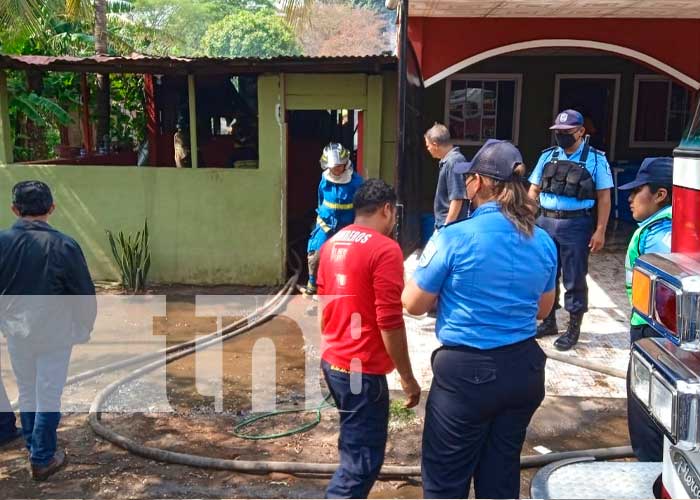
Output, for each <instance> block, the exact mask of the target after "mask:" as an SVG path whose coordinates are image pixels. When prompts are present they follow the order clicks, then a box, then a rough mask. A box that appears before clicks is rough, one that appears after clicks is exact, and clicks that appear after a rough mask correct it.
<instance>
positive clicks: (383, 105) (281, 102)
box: [0, 74, 396, 285]
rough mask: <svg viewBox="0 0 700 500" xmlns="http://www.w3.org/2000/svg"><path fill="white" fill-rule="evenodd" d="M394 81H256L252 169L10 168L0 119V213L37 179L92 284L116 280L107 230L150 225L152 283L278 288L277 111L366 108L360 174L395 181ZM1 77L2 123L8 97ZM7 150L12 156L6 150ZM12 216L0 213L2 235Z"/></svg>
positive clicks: (281, 196) (281, 184) (281, 157)
mask: <svg viewBox="0 0 700 500" xmlns="http://www.w3.org/2000/svg"><path fill="white" fill-rule="evenodd" d="M395 82H396V80H395V75H392V74H386V75H299V74H294V75H263V76H260V78H259V80H258V106H259V120H260V121H259V130H260V134H259V140H260V143H259V169H257V170H243V169H170V168H147V167H145V168H144V167H142V168H138V167H104V166H89V167H87V166H26V165H17V164H11V163H10V164H8V159H9V157H8V156H7V155H8V150H9V141H7V140H6V139H7V137H8V132H9V129H8V122H7V120H6V119H5V120H2V119H1V118H0V206H2V207H9V205H10V189H11V187H12V185H13V184H14V183H15V182H17V181H19V180H23V179H40V180H44V181H45V182H47V183H48V184H49V185H50V186H51V188H52V189H53V191H54V197H55V201H56V205H57V210H56V212H55V216H54V217H52V219H51V223H52V224H53V225H55V227H57V228H58V229H60V230H62V231H65V232H66V233H68V234H70V235H72V236H74V237H75V238H76V239H77V240H78V242H79V243H80V244H81V246H82V247H83V250H84V252H85V254H86V257H87V260H88V264H89V266H90V270H91V272H92V274H93V277H94V278H95V279H98V280H102V279H109V280H111V279H117V278H118V272H117V268H116V266H115V265H114V264H113V263H112V256H111V251H110V249H109V244H108V241H107V237H106V234H105V230H106V229H110V230H113V231H118V230H124V231H127V232H133V231H136V230H139V229H141V227H142V226H143V222H144V219H146V218H147V219H148V223H149V229H150V235H151V252H152V270H151V275H150V279H151V280H152V281H154V282H170V283H192V284H223V283H237V284H247V285H261V284H277V283H281V282H282V281H283V280H284V279H285V276H286V198H285V194H286V175H285V171H286V158H287V155H286V143H285V141H286V124H285V123H284V121H283V117H284V109H285V106H286V109H328V108H334V109H338V108H350V109H364V110H365V116H366V118H365V119H366V120H367V121H366V128H365V152H366V153H365V154H366V165H367V167H368V170H367V172H368V174H369V175H370V176H374V177H378V176H380V175H381V176H382V177H384V178H385V179H387V180H389V179H393V160H394V148H395V126H392V123H395V122H392V121H391V120H394V114H395V112H394V110H395V109H396V106H395V101H396V99H395V95H396V94H395ZM3 83H4V81H3V78H2V75H0V117H5V118H6V117H7V112H6V110H7V96H6V92H5V91H4V85H3ZM10 151H11V150H10ZM13 219H14V216H13V215H12V213H11V212H10V211H9V210H0V227H7V226H8V225H10V224H11V223H12V221H13Z"/></svg>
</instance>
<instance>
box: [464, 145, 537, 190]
mask: <svg viewBox="0 0 700 500" xmlns="http://www.w3.org/2000/svg"><path fill="white" fill-rule="evenodd" d="M522 162H523V157H522V155H521V154H520V151H519V150H518V148H516V147H515V146H514V145H513V144H512V143H510V142H508V141H499V140H497V139H489V140H488V141H486V143H484V145H483V146H481V149H479V151H477V153H476V154H475V155H474V158H472V161H470V162H460V163H457V164H456V165H455V167H454V171H455V172H456V173H458V174H481V175H485V176H486V177H491V178H493V179H496V180H500V181H509V180H511V179H512V178H513V169H514V168H515V167H516V166H518V165H519V164H521V163H522Z"/></svg>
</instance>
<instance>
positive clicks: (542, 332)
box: [537, 307, 559, 339]
mask: <svg viewBox="0 0 700 500" xmlns="http://www.w3.org/2000/svg"><path fill="white" fill-rule="evenodd" d="M556 313H557V311H556V309H555V308H554V307H552V310H551V312H550V313H549V315H548V316H547V317H546V318H544V320H543V321H542V323H540V325H539V326H538V327H537V338H538V339H541V338H542V337H547V336H549V335H558V334H559V327H557V314H556Z"/></svg>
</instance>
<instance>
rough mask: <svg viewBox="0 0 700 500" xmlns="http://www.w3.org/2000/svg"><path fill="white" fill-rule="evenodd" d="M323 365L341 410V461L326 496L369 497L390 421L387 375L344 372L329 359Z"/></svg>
mask: <svg viewBox="0 0 700 500" xmlns="http://www.w3.org/2000/svg"><path fill="white" fill-rule="evenodd" d="M321 368H322V369H323V375H324V378H325V379H326V383H327V384H328V388H329V389H330V392H331V396H332V397H333V401H335V405H336V406H337V407H338V412H339V413H340V437H339V438H338V452H339V455H340V465H339V467H338V470H336V471H335V474H333V477H332V478H331V481H330V483H329V484H328V488H327V489H326V498H367V495H368V494H369V490H371V489H372V485H373V484H374V482H375V481H376V480H377V476H378V475H379V471H380V470H381V468H382V464H383V463H384V450H385V448H386V439H387V432H388V431H387V426H388V423H389V389H388V387H387V382H386V376H385V375H367V374H359V373H353V374H350V373H345V372H343V371H339V370H336V369H333V368H331V366H330V365H329V364H328V363H327V362H326V361H322V362H321ZM356 377H357V378H356ZM351 379H352V380H351ZM353 389H354V391H353ZM354 392H355V393H356V394H355V393H354Z"/></svg>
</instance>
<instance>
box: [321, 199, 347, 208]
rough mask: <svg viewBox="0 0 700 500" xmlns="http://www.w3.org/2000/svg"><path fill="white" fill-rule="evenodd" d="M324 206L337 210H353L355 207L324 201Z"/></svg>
mask: <svg viewBox="0 0 700 500" xmlns="http://www.w3.org/2000/svg"><path fill="white" fill-rule="evenodd" d="M323 204H324V205H325V206H327V207H328V208H333V209H335V210H352V209H353V207H354V205H353V204H352V203H333V202H330V201H326V200H323Z"/></svg>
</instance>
